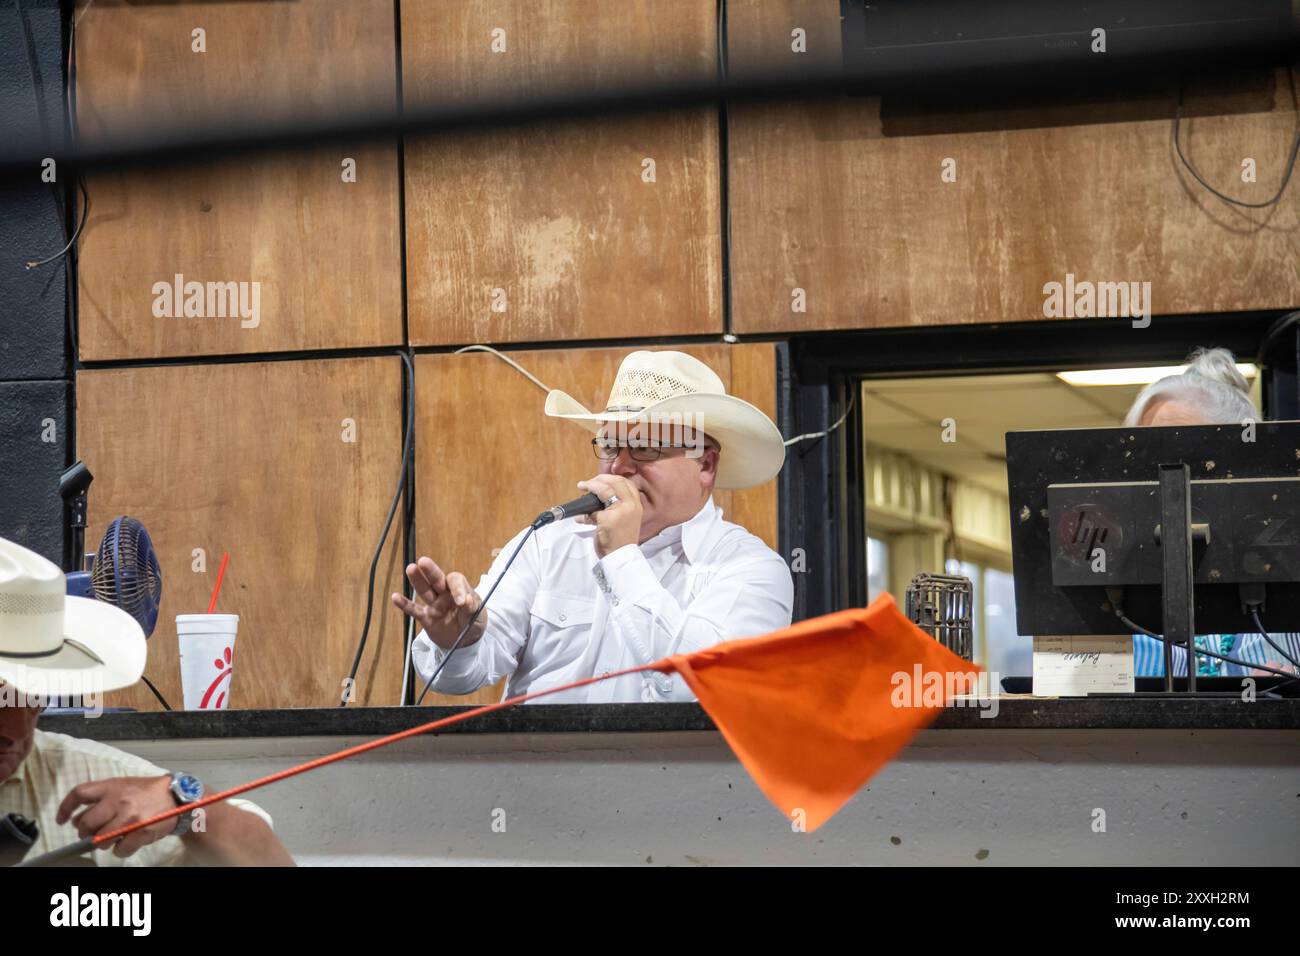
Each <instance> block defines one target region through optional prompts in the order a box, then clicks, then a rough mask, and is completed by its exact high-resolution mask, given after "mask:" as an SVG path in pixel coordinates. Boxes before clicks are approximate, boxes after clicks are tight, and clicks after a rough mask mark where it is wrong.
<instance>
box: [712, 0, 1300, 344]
mask: <svg viewBox="0 0 1300 956" xmlns="http://www.w3.org/2000/svg"><path fill="white" fill-rule="evenodd" d="M727 7H728V21H729V26H730V32H729V34H728V38H729V42H730V48H729V49H730V54H731V56H730V64H731V69H732V72H733V74H735V73H744V72H745V71H752V70H756V69H759V68H760V67H761V66H765V67H767V68H778V69H787V70H790V71H792V72H798V70H799V68H800V66H801V65H803V64H809V65H811V64H817V63H823V64H824V63H834V64H838V63H839V62H840V60H841V45H840V27H839V4H838V2H837V0H728V5H727ZM796 29H802V30H804V31H805V32H806V44H807V52H806V53H795V52H793V51H792V49H791V43H792V39H791V33H792V31H794V30H796ZM1292 83H1293V78H1292V77H1291V76H1290V74H1288V72H1287V71H1285V70H1280V71H1278V72H1277V74H1276V75H1275V76H1266V77H1264V78H1263V82H1262V83H1260V82H1259V81H1258V80H1256V81H1255V82H1251V83H1246V84H1245V85H1243V86H1242V87H1241V88H1236V89H1232V88H1230V89H1228V90H1226V91H1225V90H1223V89H1217V90H1213V91H1208V92H1207V91H1197V90H1193V91H1191V92H1190V93H1189V96H1188V102H1187V108H1186V111H1185V112H1186V113H1187V116H1186V117H1185V119H1184V121H1183V124H1182V142H1183V143H1184V151H1185V152H1186V153H1187V154H1188V156H1189V158H1190V159H1191V160H1192V162H1193V163H1194V164H1196V166H1197V168H1198V169H1199V170H1200V172H1201V173H1202V175H1204V176H1206V177H1207V178H1208V180H1209V181H1210V182H1212V183H1215V184H1218V188H1219V189H1220V190H1221V191H1225V192H1227V193H1228V194H1229V195H1231V196H1234V197H1235V198H1239V199H1242V200H1246V201H1260V200H1263V199H1266V198H1268V197H1269V196H1271V195H1272V194H1273V192H1274V191H1275V190H1276V188H1277V184H1278V183H1279V182H1280V181H1281V179H1282V175H1283V173H1284V170H1285V164H1286V161H1287V158H1288V154H1289V148H1290V145H1291V143H1292V142H1293V140H1294V137H1295V132H1296V113H1295V110H1296V95H1295V91H1294V90H1293V89H1292V88H1291V87H1292ZM1175 95H1176V91H1175V90H1173V89H1172V88H1171V89H1169V90H1168V91H1162V93H1160V94H1158V95H1156V94H1151V95H1144V96H1142V97H1138V98H1135V99H1134V100H1132V101H1124V100H1117V99H1116V98H1114V97H1109V98H1106V97H1099V98H1098V99H1097V100H1095V101H1085V102H1075V103H1070V104H1068V105H1059V106H1050V107H1049V106H1038V107H1032V108H1025V109H1023V110H1020V111H1015V110H1009V109H1007V108H1005V107H1001V106H1000V107H998V108H996V109H969V108H967V109H961V110H958V109H951V110H937V111H921V110H908V109H906V108H894V109H892V110H891V104H890V103H889V102H885V103H883V104H882V102H881V100H880V99H879V98H865V97H851V96H845V97H841V98H837V99H826V100H820V101H818V102H815V103H794V104H778V105H761V106H739V107H734V108H732V109H731V110H729V113H728V117H729V136H728V172H729V178H728V192H729V196H730V200H731V203H730V209H731V269H732V295H733V300H732V301H733V308H732V328H733V330H734V331H735V332H737V333H740V334H745V333H749V334H770V333H789V332H796V331H802V330H809V329H852V328H872V327H882V326H906V325H947V324H957V323H968V322H969V323H975V322H1003V321H1007V322H1023V321H1032V320H1035V319H1042V318H1043V317H1044V313H1043V303H1044V294H1043V286H1044V284H1045V283H1047V282H1051V281H1057V282H1064V281H1065V276H1066V274H1067V273H1072V274H1074V275H1075V276H1076V278H1078V279H1081V280H1082V279H1088V280H1092V281H1110V282H1119V281H1137V282H1150V283H1151V296H1152V302H1153V303H1154V308H1153V311H1154V312H1155V313H1156V314H1161V313H1165V314H1180V313H1197V312H1232V311H1245V310H1251V309H1274V308H1288V307H1294V306H1295V304H1296V303H1297V301H1298V300H1300V269H1297V266H1296V264H1297V261H1300V190H1296V189H1295V188H1294V185H1295V184H1294V183H1293V184H1292V188H1291V189H1290V190H1289V191H1288V193H1287V194H1286V196H1285V198H1284V200H1283V202H1282V203H1281V204H1280V206H1279V207H1278V208H1275V209H1272V210H1242V209H1236V208H1233V207H1229V206H1227V205H1225V204H1224V203H1222V202H1221V201H1219V200H1217V199H1214V198H1213V197H1211V196H1210V195H1209V194H1208V193H1207V192H1206V191H1205V190H1204V188H1203V187H1201V186H1200V185H1198V184H1197V183H1195V182H1194V181H1193V180H1192V178H1191V176H1190V175H1189V174H1188V173H1187V172H1186V171H1185V170H1184V169H1183V168H1182V167H1181V165H1180V163H1179V161H1178V159H1177V157H1176V155H1175V153H1174V150H1173V146H1172V143H1171V139H1170V132H1171V126H1172V119H1173V115H1174V104H1175ZM1245 157H1251V158H1254V159H1255V160H1256V163H1257V170H1258V182H1257V183H1255V184H1253V185H1244V184H1243V183H1242V182H1241V162H1242V160H1243V158H1245ZM948 159H951V160H954V161H955V164H956V166H955V168H956V174H957V176H956V181H955V182H944V181H943V180H942V179H941V174H942V172H943V163H944V162H945V160H948ZM796 289H801V290H803V294H804V295H803V299H804V308H805V311H795V308H794V307H793V303H794V301H795V299H794V295H795V293H794V290H796Z"/></svg>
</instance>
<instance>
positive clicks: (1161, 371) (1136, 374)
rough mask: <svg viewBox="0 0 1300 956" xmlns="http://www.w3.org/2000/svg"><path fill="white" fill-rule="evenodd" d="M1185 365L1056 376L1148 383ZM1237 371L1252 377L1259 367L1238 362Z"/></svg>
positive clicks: (1087, 382)
mask: <svg viewBox="0 0 1300 956" xmlns="http://www.w3.org/2000/svg"><path fill="white" fill-rule="evenodd" d="M1185 371H1187V366H1186V365H1165V366H1161V367H1159V368H1095V369H1088V370H1087V371H1083V372H1057V373H1056V377H1057V378H1059V379H1060V380H1061V381H1062V382H1065V383H1066V384H1067V385H1081V386H1091V385H1150V384H1151V383H1152V382H1158V381H1159V380H1160V379H1162V378H1165V377H1166V376H1168V375H1181V374H1182V373H1183V372H1185ZM1237 371H1238V372H1240V373H1241V374H1242V375H1244V376H1246V378H1254V377H1255V376H1256V375H1258V374H1259V369H1258V368H1256V367H1255V364H1254V363H1253V362H1238V363H1237Z"/></svg>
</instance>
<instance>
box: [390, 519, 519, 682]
mask: <svg viewBox="0 0 1300 956" xmlns="http://www.w3.org/2000/svg"><path fill="white" fill-rule="evenodd" d="M538 527H539V525H538V524H537V522H535V521H534V522H533V523H532V524H531V525H529V526H528V531H527V532H526V533H525V534H524V536H523V538H522V539H521V540H520V542H519V544H518V545H517V546H516V547H515V550H514V552H513V553H512V554H511V555H510V560H508V561H507V562H506V564H505V567H503V568H502V569H501V573H500V574H498V575H497V579H496V580H495V581H493V582H492V587H491V588H489V589H488V593H487V596H486V597H484V598H483V600H482V601H481V602H480V603H479V606H478V607H476V608H474V613H473V614H471V615H470V616H469V620H468V621H466V622H465V626H464V627H463V628H461V632H460V634H458V635H457V636H456V640H455V641H454V642H453V643H452V645H451V647H449V648H447V653H446V655H445V656H444V657H443V659H442V662H441V663H440V664H439V665H438V666H437V667H435V668H434V670H433V673H432V674H430V675H429V679H428V680H427V681H425V682H424V689H423V690H422V691H420V696H419V697H418V698H416V701H415V706H417V707H419V706H420V705H421V704H423V703H424V695H425V694H427V693H429V688H430V687H432V686H433V682H434V681H436V680H437V679H438V675H439V674H441V673H442V670H443V668H444V667H446V666H447V662H448V661H449V660H451V655H452V654H455V653H456V649H457V648H458V647H460V642H461V641H463V640H464V639H465V635H466V634H468V633H469V629H470V628H471V627H473V626H474V622H475V621H477V620H478V616H479V615H480V614H482V613H483V609H484V608H485V607H487V603H488V601H490V600H492V595H493V593H494V592H495V591H496V589H497V585H499V584H500V583H501V581H502V580H503V579H504V578H505V576H506V572H507V571H509V570H510V565H512V564H514V563H515V558H517V557H519V552H520V551H522V550H523V547H524V545H525V544H527V543H528V539H529V538H531V537H532V536H533V532H534V531H536V530H537V528H538Z"/></svg>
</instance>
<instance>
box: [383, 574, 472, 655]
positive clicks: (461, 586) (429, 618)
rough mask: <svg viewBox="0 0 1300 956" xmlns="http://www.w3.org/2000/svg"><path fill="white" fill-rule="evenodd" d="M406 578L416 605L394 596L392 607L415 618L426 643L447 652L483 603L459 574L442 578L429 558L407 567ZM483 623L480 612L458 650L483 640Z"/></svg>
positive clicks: (446, 575) (399, 596)
mask: <svg viewBox="0 0 1300 956" xmlns="http://www.w3.org/2000/svg"><path fill="white" fill-rule="evenodd" d="M406 578H407V580H408V581H410V582H411V587H412V588H414V589H415V596H416V597H417V598H419V599H420V603H416V602H414V601H411V600H408V599H407V598H405V597H403V596H402V595H400V594H394V595H393V604H395V605H397V607H399V608H400V609H401V610H403V611H405V612H406V614H408V615H409V616H410V617H413V618H415V620H416V622H417V623H418V624H419V625H420V626H421V627H423V628H424V633H425V634H428V635H429V640H431V641H433V643H435V644H437V645H438V646H439V647H441V648H442V649H443V650H448V649H450V648H451V646H452V644H454V643H456V637H457V635H459V634H460V632H461V630H462V629H463V628H464V627H465V625H466V624H467V623H468V622H469V619H470V615H471V614H473V613H474V610H475V609H476V608H477V607H478V606H479V605H480V604H482V603H483V599H482V598H480V597H479V596H478V592H477V591H475V590H474V589H473V588H472V587H470V586H469V581H468V580H467V579H466V577H465V575H463V574H461V573H460V572H459V571H452V572H451V573H450V574H443V573H442V568H440V567H438V565H436V564H434V562H433V559H432V558H427V557H421V558H420V560H419V561H417V562H416V563H415V564H408V565H407V566H406ZM487 619H488V612H487V609H486V608H484V610H483V613H482V614H480V615H479V616H478V620H476V621H475V622H474V626H473V627H472V628H470V631H469V633H468V634H466V635H465V640H463V641H461V643H460V646H461V647H468V646H469V645H471V644H473V643H474V642H475V641H477V640H478V639H479V638H480V637H482V636H483V632H484V631H485V630H486V629H487Z"/></svg>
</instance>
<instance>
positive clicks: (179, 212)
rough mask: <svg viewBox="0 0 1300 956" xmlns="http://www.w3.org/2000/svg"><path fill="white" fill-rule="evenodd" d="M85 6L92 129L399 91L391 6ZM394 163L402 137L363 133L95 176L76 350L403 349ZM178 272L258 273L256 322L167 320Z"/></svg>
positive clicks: (357, 2) (88, 125)
mask: <svg viewBox="0 0 1300 956" xmlns="http://www.w3.org/2000/svg"><path fill="white" fill-rule="evenodd" d="M79 12H80V13H81V14H82V15H81V21H80V23H79V24H78V27H77V46H78V49H77V66H78V94H77V105H78V117H79V121H80V124H81V129H82V131H83V133H85V134H87V135H92V134H95V133H102V132H112V131H115V130H122V129H125V128H130V127H132V126H135V125H141V124H145V125H161V124H163V123H174V124H182V125H183V124H196V123H203V122H208V121H211V122H221V121H223V120H224V119H228V118H230V117H239V116H247V115H250V114H252V113H256V114H258V115H270V116H282V115H290V114H293V113H295V112H300V111H306V110H312V111H321V112H326V113H328V112H330V111H333V110H337V109H343V108H349V107H355V106H356V105H357V104H358V103H373V104H375V105H376V106H379V107H388V108H391V106H392V104H393V102H394V100H395V96H396V86H397V81H396V69H397V67H396V62H397V50H396V42H395V36H396V27H395V23H394V18H393V7H392V3H391V0H307V2H302V3H298V2H289V0H265V2H258V3H162V4H153V3H146V4H136V3H126V2H122V0H96V2H94V3H93V4H91V5H89V6H87V5H85V4H84V3H83V4H80V5H79ZM199 29H202V30H203V31H204V33H203V43H204V47H205V50H206V52H203V53H198V52H194V44H195V39H194V35H193V34H194V31H195V30H199ZM348 159H351V160H354V161H355V165H356V177H355V181H353V182H345V181H344V166H343V164H344V161H345V160H348ZM397 169H398V155H397V147H396V145H395V144H382V143H366V144H358V145H356V146H354V147H331V148H329V149H324V150H313V151H310V152H305V153H286V154H282V155H272V156H269V157H268V156H260V157H252V158H249V159H244V160H232V161H230V162H226V163H220V164H208V165H198V166H191V167H186V168H183V169H172V170H164V171H154V170H138V171H130V172H125V173H109V174H102V175H99V176H92V177H90V179H89V191H90V196H91V210H90V218H89V220H88V222H87V224H86V227H85V230H84V237H83V239H82V255H81V281H80V291H81V301H80V320H81V341H80V350H81V358H82V359H83V360H85V361H98V360H105V359H127V358H160V357H168V356H198V355H221V354H247V353H265V352H281V351H293V350H299V349H332V348H364V347H368V346H377V345H401V344H402V341H403V329H402V287H401V281H402V279H401V277H402V271H401V258H402V253H401V230H400V228H399V222H400V216H399V189H400V187H399V183H398V175H397ZM178 275H180V276H183V277H184V278H183V280H182V282H190V281H193V282H200V283H204V284H205V286H206V283H209V282H221V283H226V282H236V283H240V282H242V283H254V282H255V283H258V286H257V294H258V302H257V304H258V310H257V315H256V317H254V318H248V319H243V318H241V317H239V316H232V315H230V314H229V312H230V310H226V311H227V315H226V316H225V317H220V316H218V315H208V316H205V317H198V316H192V315H191V316H185V315H180V316H176V315H175V314H173V315H171V316H168V315H163V316H159V315H158V314H157V312H156V311H155V303H156V302H157V301H158V294H157V293H156V292H155V289H154V286H155V283H159V282H162V283H167V284H175V282H176V278H175V277H176V276H178ZM245 288H246V290H247V291H248V292H249V296H248V300H247V301H248V302H249V304H250V305H251V304H252V301H253V300H252V291H253V287H252V286H251V285H249V286H246V287H245ZM159 311H163V310H161V309H160V310H159ZM175 311H180V310H179V309H177V310H175ZM213 311H214V312H215V311H217V310H213ZM247 311H248V312H250V313H251V312H252V309H251V308H250V309H248V310H247Z"/></svg>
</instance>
